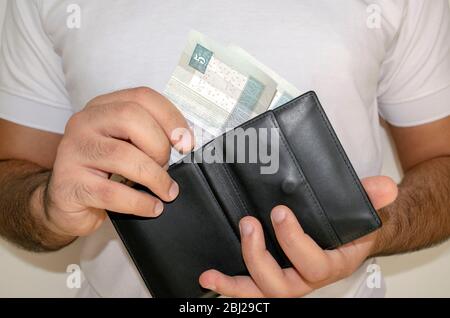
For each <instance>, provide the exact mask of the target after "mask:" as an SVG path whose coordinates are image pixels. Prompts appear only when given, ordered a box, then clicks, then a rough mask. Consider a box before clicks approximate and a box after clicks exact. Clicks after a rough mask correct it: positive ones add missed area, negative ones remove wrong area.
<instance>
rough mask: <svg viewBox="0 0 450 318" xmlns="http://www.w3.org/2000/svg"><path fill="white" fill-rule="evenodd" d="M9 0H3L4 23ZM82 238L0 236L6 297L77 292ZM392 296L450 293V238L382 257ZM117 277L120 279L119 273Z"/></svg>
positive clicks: (0, 277) (391, 169)
mask: <svg viewBox="0 0 450 318" xmlns="http://www.w3.org/2000/svg"><path fill="white" fill-rule="evenodd" d="M449 1H450V0H449ZM5 2H6V1H5V0H0V28H1V24H2V21H3V13H4V7H5ZM383 147H384V150H385V160H384V161H385V164H384V171H383V172H384V174H385V175H389V176H391V177H393V178H394V179H395V180H396V181H399V180H400V174H399V170H398V169H397V167H398V164H397V161H396V159H395V154H394V153H393V151H392V147H391V144H390V141H389V139H388V137H387V136H386V134H385V133H383ZM79 251H80V242H79V241H77V242H75V243H74V244H72V245H71V246H69V247H67V248H65V249H63V250H61V251H59V252H56V253H48V254H33V253H29V252H26V251H23V250H20V249H17V248H16V247H13V246H12V245H11V244H9V243H7V242H5V241H3V240H1V239H0V297H71V296H73V295H74V294H75V292H76V291H75V290H73V289H69V288H67V287H66V277H67V274H66V273H65V270H66V267H67V265H69V264H73V263H75V264H76V263H78V259H79V257H78V255H79ZM379 263H380V264H381V268H382V271H383V273H384V275H385V276H386V282H387V285H388V293H387V296H388V297H450V242H447V243H446V244H443V245H441V246H439V247H437V248H432V249H428V250H425V251H422V252H417V253H412V254H408V255H401V256H391V257H386V258H380V259H379ZM111 279H114V278H113V277H112V278H111Z"/></svg>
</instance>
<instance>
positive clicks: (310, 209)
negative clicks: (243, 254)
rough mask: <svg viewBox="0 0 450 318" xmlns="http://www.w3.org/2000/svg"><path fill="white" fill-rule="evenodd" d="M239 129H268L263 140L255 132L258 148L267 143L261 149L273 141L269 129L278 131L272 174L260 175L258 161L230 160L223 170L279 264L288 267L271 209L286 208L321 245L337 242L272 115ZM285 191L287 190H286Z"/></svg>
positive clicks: (267, 146) (269, 113) (270, 113)
mask: <svg viewBox="0 0 450 318" xmlns="http://www.w3.org/2000/svg"><path fill="white" fill-rule="evenodd" d="M242 127H243V128H244V129H248V128H253V129H255V130H256V131H258V132H260V130H259V129H266V130H268V132H267V133H266V134H264V136H265V137H267V138H266V139H265V140H264V138H263V139H261V138H260V134H259V133H258V145H259V146H261V145H263V144H264V143H268V144H267V145H266V147H265V148H266V149H270V147H271V145H270V143H271V142H272V140H273V139H272V138H271V134H272V132H270V129H275V130H276V131H278V132H279V135H278V136H277V140H278V141H279V142H278V147H279V151H278V160H279V167H278V169H277V171H276V172H274V173H272V174H263V173H261V171H262V170H261V167H262V166H263V163H262V162H261V161H260V160H258V162H256V163H254V162H253V163H252V162H245V163H239V162H238V161H237V160H234V161H233V162H232V163H228V164H226V166H227V168H228V169H229V170H230V171H231V173H230V176H229V177H230V178H232V179H233V180H234V182H235V183H236V184H239V185H240V189H241V195H242V197H244V198H245V199H246V201H247V202H250V204H249V209H250V211H249V214H251V215H253V216H255V217H257V218H258V219H259V220H260V221H261V223H262V225H263V228H264V230H265V233H266V235H267V236H266V239H267V240H266V241H267V248H268V249H269V251H271V252H272V253H273V254H274V256H275V257H276V258H277V259H278V260H279V261H280V263H281V264H282V265H284V266H287V265H289V262H288V260H287V258H286V257H285V255H284V253H283V252H282V249H281V247H280V246H279V245H278V243H277V240H276V237H275V233H274V231H273V226H272V223H271V219H270V212H271V210H272V208H273V207H275V206H276V205H281V204H284V205H286V206H288V207H290V208H291V209H292V210H293V211H294V213H295V214H296V216H297V217H298V219H299V221H300V223H301V224H302V226H303V228H304V230H305V232H306V233H308V234H310V235H311V236H312V237H315V238H317V240H318V243H319V244H320V245H321V246H324V247H327V246H334V245H338V244H339V240H338V238H337V236H336V233H335V232H334V230H333V228H332V226H331V224H330V222H329V220H328V219H327V217H326V214H325V213H324V211H323V208H322V207H321V205H320V203H319V202H318V200H317V197H316V195H315V193H314V192H313V191H312V189H311V187H310V185H309V182H308V180H307V178H306V177H305V175H304V173H303V170H302V168H301V166H300V165H299V162H298V161H297V159H296V157H295V155H294V153H293V151H292V149H291V148H290V146H289V144H288V142H287V140H286V139H285V137H284V135H283V132H282V131H281V129H280V127H279V126H278V124H277V122H276V118H275V117H274V115H273V113H272V112H267V113H266V114H265V115H264V116H259V117H258V118H257V120H254V121H250V122H248V123H246V124H244V125H243V126H242ZM234 149H236V147H235V148H234ZM258 149H259V148H258ZM226 151H227V150H226ZM240 151H247V152H248V151H250V150H249V149H248V147H247V148H246V149H240ZM246 156H247V154H246ZM235 159H236V158H235ZM289 188H291V189H290V190H289Z"/></svg>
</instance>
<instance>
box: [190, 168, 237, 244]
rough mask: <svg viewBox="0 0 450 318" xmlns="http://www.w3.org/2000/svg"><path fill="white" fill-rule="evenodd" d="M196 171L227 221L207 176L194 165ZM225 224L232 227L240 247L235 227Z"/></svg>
mask: <svg viewBox="0 0 450 318" xmlns="http://www.w3.org/2000/svg"><path fill="white" fill-rule="evenodd" d="M194 171H195V172H196V173H197V175H198V176H199V177H200V180H201V181H200V182H202V183H203V185H205V186H206V189H207V191H208V193H209V195H210V196H211V197H212V199H213V201H214V203H215V205H216V207H218V208H219V210H220V211H222V214H223V216H224V217H225V219H226V216H225V213H224V211H223V209H222V207H221V205H220V204H219V201H218V200H217V198H216V196H215V195H214V193H213V192H212V190H211V188H210V186H209V183H208V182H207V181H206V179H205V176H204V175H203V173H202V172H201V170H200V168H199V167H198V166H197V164H194ZM225 223H226V224H228V225H229V226H230V228H231V230H232V231H231V232H233V234H234V235H233V237H234V238H235V239H236V241H235V242H234V243H236V242H237V243H238V245H240V241H239V238H238V236H237V234H236V233H235V231H234V229H233V227H232V226H231V225H230V223H229V222H225Z"/></svg>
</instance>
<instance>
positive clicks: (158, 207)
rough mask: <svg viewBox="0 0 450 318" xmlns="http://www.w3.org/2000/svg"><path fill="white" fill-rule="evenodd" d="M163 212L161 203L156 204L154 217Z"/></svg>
mask: <svg viewBox="0 0 450 318" xmlns="http://www.w3.org/2000/svg"><path fill="white" fill-rule="evenodd" d="M163 210H164V205H163V204H162V202H161V201H158V202H156V204H155V208H154V210H153V211H154V212H155V215H156V216H158V215H160V214H161V213H162V211H163Z"/></svg>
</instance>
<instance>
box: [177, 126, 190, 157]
mask: <svg viewBox="0 0 450 318" xmlns="http://www.w3.org/2000/svg"><path fill="white" fill-rule="evenodd" d="M171 141H172V144H173V146H174V148H175V149H176V150H177V151H178V152H180V153H183V154H186V153H189V152H190V151H191V150H192V149H194V147H195V137H194V132H193V131H192V130H191V129H190V128H184V127H182V128H176V129H174V130H173V131H172V136H171Z"/></svg>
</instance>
